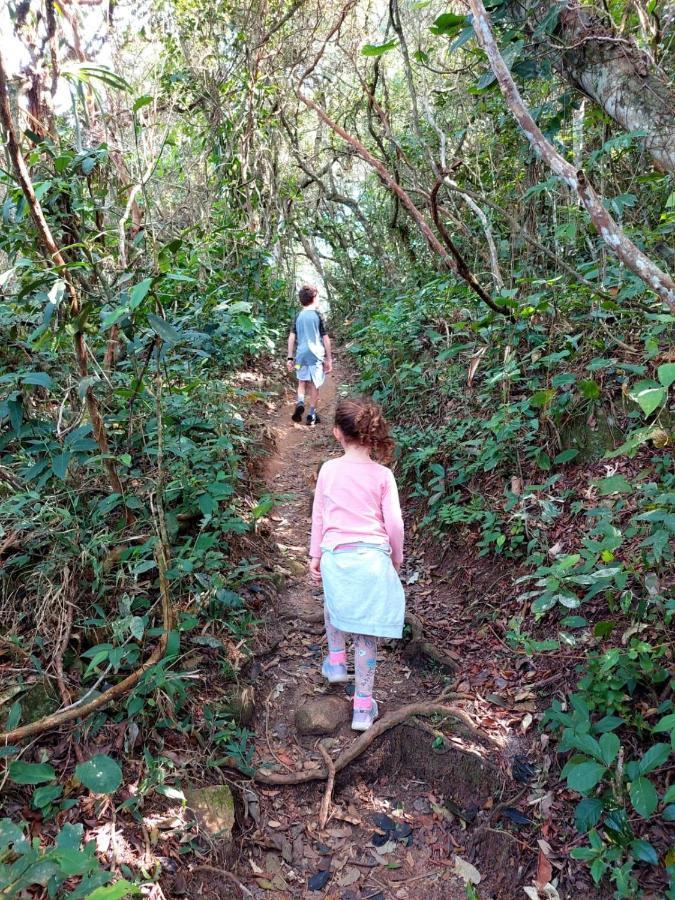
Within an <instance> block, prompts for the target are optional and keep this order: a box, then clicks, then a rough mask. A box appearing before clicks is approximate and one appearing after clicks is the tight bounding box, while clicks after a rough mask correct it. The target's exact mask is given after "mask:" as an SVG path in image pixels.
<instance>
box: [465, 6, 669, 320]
mask: <svg viewBox="0 0 675 900" xmlns="http://www.w3.org/2000/svg"><path fill="white" fill-rule="evenodd" d="M468 2H469V6H470V7H471V11H472V13H473V18H474V28H475V30H476V36H477V39H478V42H479V44H480V45H481V47H482V48H483V50H484V51H485V54H486V56H487V58H488V61H489V63H490V67H491V69H492V71H493V72H494V74H495V76H496V78H497V81H498V82H499V86H500V88H501V91H502V94H503V95H504V99H505V100H506V103H507V106H508V107H509V109H510V110H511V113H512V114H513V116H514V118H515V119H516V121H517V122H518V124H519V125H520V127H521V128H522V130H523V133H524V134H525V137H526V138H527V140H528V141H529V143H530V144H531V146H532V148H533V149H534V150H535V152H536V153H537V154H538V155H539V156H540V157H541V158H542V159H543V160H544V162H545V163H546V164H547V165H548V166H549V168H550V169H551V170H552V171H553V172H554V173H555V174H556V175H558V176H559V177H561V178H562V179H563V180H564V181H565V182H566V184H567V185H568V186H569V187H570V188H571V189H572V190H574V191H576V192H577V193H578V195H579V197H580V199H581V202H582V203H583V205H584V207H585V209H586V212H587V213H588V214H589V216H590V218H591V221H592V222H593V224H594V225H595V227H596V228H597V230H598V233H599V235H600V237H601V238H602V239H603V241H604V242H605V243H606V244H607V245H608V246H609V248H610V249H611V250H613V251H614V253H615V254H616V255H617V256H618V257H619V259H620V260H621V262H622V263H623V264H624V265H625V266H626V267H627V268H629V269H630V270H631V271H632V272H634V273H635V274H636V275H637V276H638V278H641V279H642V281H644V283H645V284H646V285H647V286H648V287H650V288H651V289H652V290H653V291H654V293H655V294H657V296H658V297H660V298H661V300H663V302H664V303H667V304H668V305H669V306H670V308H671V309H672V310H673V312H675V281H673V279H672V278H671V277H670V275H668V274H667V273H666V272H663V271H662V270H661V269H660V268H659V267H658V266H657V265H656V263H654V262H653V261H652V260H651V259H649V257H648V256H646V255H645V254H644V253H643V252H642V251H641V250H640V249H639V248H638V247H636V246H635V244H634V243H633V242H632V241H631V240H630V238H628V237H627V236H626V234H625V233H624V231H623V230H622V229H621V227H620V226H619V225H618V224H617V223H616V222H615V221H614V219H613V218H612V217H611V216H610V214H609V213H608V212H607V210H606V209H605V207H604V205H603V203H602V199H601V198H600V197H599V196H598V194H596V192H595V191H594V190H593V187H592V186H591V184H590V183H589V181H588V179H587V177H586V175H585V173H584V171H583V170H582V169H578V170H576V169H575V168H574V166H573V165H571V164H570V163H568V162H567V160H566V159H564V157H562V156H561V155H560V153H558V151H557V150H556V149H555V147H554V146H553V145H552V144H551V143H550V142H549V141H548V140H547V139H546V138H545V137H544V135H543V133H542V131H541V129H540V128H539V126H538V125H537V124H536V122H535V121H534V119H533V118H532V114H531V113H530V111H529V109H528V108H527V106H526V105H525V103H524V101H523V98H522V97H521V96H520V92H519V90H518V88H517V86H516V83H515V82H514V80H513V78H512V77H511V72H510V71H509V68H508V66H507V65H506V63H505V62H504V59H503V58H502V55H501V53H500V52H499V48H498V47H497V43H496V41H495V39H494V35H493V33H492V27H491V24H490V19H489V17H488V14H487V12H486V11H485V7H484V6H483V2H482V0H468Z"/></svg>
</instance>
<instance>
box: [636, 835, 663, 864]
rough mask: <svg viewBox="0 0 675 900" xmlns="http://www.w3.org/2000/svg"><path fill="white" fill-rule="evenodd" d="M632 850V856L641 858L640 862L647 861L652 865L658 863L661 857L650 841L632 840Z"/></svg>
mask: <svg viewBox="0 0 675 900" xmlns="http://www.w3.org/2000/svg"><path fill="white" fill-rule="evenodd" d="M630 852H631V856H633V857H634V858H635V859H639V860H640V862H646V863H649V864H650V865H652V866H656V865H658V862H659V857H658V855H657V853H656V850H655V849H654V848H653V847H652V845H651V844H650V843H649V841H631V844H630Z"/></svg>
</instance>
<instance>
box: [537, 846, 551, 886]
mask: <svg viewBox="0 0 675 900" xmlns="http://www.w3.org/2000/svg"><path fill="white" fill-rule="evenodd" d="M552 874H553V866H552V865H551V863H550V862H549V861H548V857H547V856H546V854H545V853H544V851H543V850H540V851H539V860H538V862H537V877H536V878H535V880H534V883H535V884H536V886H537V887H538V888H539V889H540V890H543V889H544V888H545V887H546V885H547V884H548V883H549V881H550V880H551V875H552Z"/></svg>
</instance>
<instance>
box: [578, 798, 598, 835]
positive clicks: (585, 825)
mask: <svg viewBox="0 0 675 900" xmlns="http://www.w3.org/2000/svg"><path fill="white" fill-rule="evenodd" d="M602 810H603V805H602V800H598V799H597V798H595V797H586V798H584V799H583V800H582V801H581V803H579V804H578V805H577V808H576V809H575V810H574V824H575V826H576V829H577V831H581V832H586V831H589V830H590V829H591V828H594V827H595V826H596V825H597V824H598V822H599V821H600V816H601V815H602Z"/></svg>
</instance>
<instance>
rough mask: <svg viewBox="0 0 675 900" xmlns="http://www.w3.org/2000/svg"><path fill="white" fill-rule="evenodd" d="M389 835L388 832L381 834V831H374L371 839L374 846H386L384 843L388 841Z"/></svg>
mask: <svg viewBox="0 0 675 900" xmlns="http://www.w3.org/2000/svg"><path fill="white" fill-rule="evenodd" d="M388 840H389V835H388V834H386V833H385V834H380V832H379V831H375V832H373V836H372V838H371V839H370V841H371V843H372V845H373V847H384V845H385V844H386V843H387V842H388Z"/></svg>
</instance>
